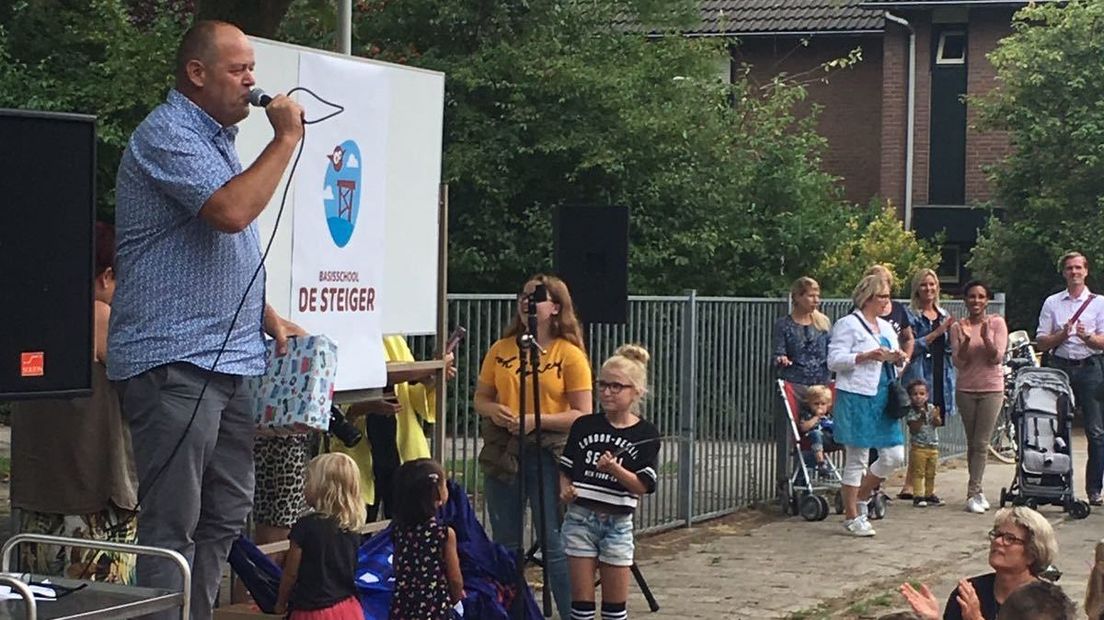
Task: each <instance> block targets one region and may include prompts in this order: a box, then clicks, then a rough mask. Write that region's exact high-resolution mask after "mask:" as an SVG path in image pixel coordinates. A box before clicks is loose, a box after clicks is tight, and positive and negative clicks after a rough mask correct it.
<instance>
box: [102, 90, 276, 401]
mask: <svg viewBox="0 0 1104 620" xmlns="http://www.w3.org/2000/svg"><path fill="white" fill-rule="evenodd" d="M236 134H237V128H236V127H222V126H220V125H219V124H218V122H216V121H215V120H214V119H213V118H211V117H210V116H209V115H208V114H207V113H206V112H204V111H203V110H202V109H200V108H199V107H198V106H197V105H195V104H194V103H193V102H192V101H191V100H189V99H188V98H186V97H184V96H183V95H182V94H180V93H179V92H177V91H176V90H171V91H169V95H168V98H167V99H166V101H165V103H163V104H161V105H160V106H158V107H157V108H156V109H154V110H153V112H150V114H149V116H147V117H146V119H145V120H144V121H142V124H141V125H139V126H138V129H136V130H135V131H134V134H133V135H132V136H131V137H130V142H129V143H128V144H127V148H126V151H125V152H124V153H123V159H122V162H121V163H120V164H119V172H118V177H117V179H116V207H115V227H116V243H117V250H116V259H115V273H116V276H117V286H116V290H115V297H114V299H113V300H112V304H111V325H110V328H109V331H108V356H107V360H108V361H107V374H108V377H109V378H111V379H112V380H122V379H127V378H130V377H133V376H135V375H137V374H139V373H141V372H143V371H146V370H149V369H151V368H154V367H157V366H161V365H163V364H168V363H171V362H188V363H191V364H194V365H196V366H200V367H202V368H205V369H210V368H211V366H212V364H213V362H214V361H215V356H216V354H217V353H218V350H219V348H220V347H221V345H222V341H223V338H225V336H226V333H227V331H228V330H229V329H230V321H231V318H232V317H233V316H234V312H235V310H236V309H237V307H238V304H239V303H240V302H241V300H242V296H243V295H244V294H245V291H246V286H247V285H248V283H249V280H250V278H251V277H252V275H253V272H254V270H256V269H257V266H258V265H259V264H260V261H261V251H260V238H259V235H258V232H257V224H256V222H254V223H252V224H250V225H249V227H248V228H246V229H245V230H243V231H241V232H239V233H236V234H228V233H222V232H219V231H217V230H215V229H213V228H211V226H210V225H208V224H207V222H206V221H205V220H203V219H201V218H200V217H199V210H200V209H201V208H202V207H203V204H204V203H205V202H207V199H208V198H210V197H211V195H212V194H214V193H215V192H216V191H218V190H219V189H220V188H222V187H223V186H224V185H225V184H226V183H227V182H228V181H230V179H232V178H233V177H234V176H235V175H237V174H239V173H241V171H242V166H241V162H240V161H238V155H237V151H236V150H235V148H234V138H235V136H236ZM263 320H264V271H263V269H262V271H261V275H260V276H258V278H257V281H256V282H254V284H253V286H252V287H251V288H250V289H249V293H248V295H247V296H246V299H245V304H244V306H243V307H242V309H241V314H240V316H238V318H237V321H236V322H235V323H234V329H233V333H232V334H231V337H230V339H229V341H228V342H227V343H226V350H225V352H224V353H223V354H222V356H221V358H219V363H218V367H217V368H215V370H216V371H217V372H222V373H226V374H233V375H259V374H262V373H263V372H264V368H265V364H264V335H263V333H262V327H263Z"/></svg>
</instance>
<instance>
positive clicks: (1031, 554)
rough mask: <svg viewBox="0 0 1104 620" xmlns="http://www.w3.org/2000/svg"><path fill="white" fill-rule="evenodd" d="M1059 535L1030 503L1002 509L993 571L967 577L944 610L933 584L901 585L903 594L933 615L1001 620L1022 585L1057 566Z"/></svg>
mask: <svg viewBox="0 0 1104 620" xmlns="http://www.w3.org/2000/svg"><path fill="white" fill-rule="evenodd" d="M1057 559H1058V540H1057V538H1056V537H1055V536H1054V529H1053V528H1052V527H1051V526H1050V523H1049V522H1048V521H1047V520H1046V519H1045V518H1043V516H1042V515H1041V514H1039V513H1038V512H1036V511H1034V510H1032V509H1030V508H1028V507H1026V506H1017V507H1015V508H1002V509H1000V510H998V511H997V514H996V518H995V519H994V520H993V529H991V530H989V566H991V567H992V568H993V572H991V573H986V574H984V575H978V576H977V577H971V578H969V579H962V580H961V581H959V582H958V587H957V588H955V590H954V592H951V596H950V597H949V598H948V599H947V606H946V608H945V609H944V610H943V615H942V616H940V615H939V599H937V598H936V597H935V594H933V593H932V591H931V589H929V588H928V586H926V585H921V586H920V589H919V590H917V589H916V588H913V587H912V586H911V585H910V584H908V583H904V584H901V588H900V591H901V594H902V595H904V597H905V600H907V601H908V603H909V605H910V606H911V607H912V609H913V611H915V612H916V613H917V614H919V615H920V617H922V618H925V619H927V620H938V619H939V618H940V617H942V618H943V620H983V619H984V620H995V619H996V618H997V613H998V612H999V611H1000V608H1001V605H1002V604H1003V603H1004V602H1005V600H1006V599H1007V598H1008V597H1009V595H1011V594H1012V593H1013V592H1015V591H1016V589H1017V588H1019V587H1021V586H1024V585H1027V584H1029V583H1034V582H1036V581H1037V580H1039V579H1043V578H1046V576H1047V575H1048V574H1049V573H1050V571H1051V570H1053V564H1054V563H1055V562H1056V561H1057Z"/></svg>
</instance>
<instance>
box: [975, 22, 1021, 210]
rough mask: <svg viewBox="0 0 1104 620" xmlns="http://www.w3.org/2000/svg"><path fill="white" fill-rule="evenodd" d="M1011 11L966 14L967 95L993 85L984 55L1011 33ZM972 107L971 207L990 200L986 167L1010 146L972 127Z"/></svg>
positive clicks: (1001, 134) (990, 67) (991, 70)
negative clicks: (967, 17) (968, 21)
mask: <svg viewBox="0 0 1104 620" xmlns="http://www.w3.org/2000/svg"><path fill="white" fill-rule="evenodd" d="M1011 24H1012V12H1011V11H1008V10H998V9H990V10H976V11H972V12H971V14H970V26H969V34H968V35H967V46H968V47H967V50H966V63H967V65H966V66H967V70H966V89H967V93H969V95H970V96H977V95H978V94H982V93H986V92H989V91H990V90H992V89H993V87H994V86H995V85H996V81H995V75H996V71H995V69H994V68H993V65H992V63H990V62H989V59H988V58H987V55H988V54H989V52H991V51H993V50H994V49H996V47H997V43H998V42H999V41H1000V39H1002V38H1003V37H1005V36H1007V35H1009V34H1010V33H1011V32H1012V26H1011ZM976 124H977V109H976V106H971V105H969V104H967V106H966V202H967V203H969V204H975V203H979V202H984V201H986V200H989V199H990V198H991V197H992V187H991V186H990V183H989V181H988V178H987V177H988V173H987V172H986V170H985V169H986V168H987V167H990V166H992V165H993V164H996V163H997V162H999V161H1000V160H1001V159H1002V158H1004V156H1005V155H1007V154H1008V152H1009V149H1010V148H1011V147H1010V143H1009V140H1008V135H1007V133H1005V132H1003V131H989V132H982V131H979V130H978V129H977V128H976Z"/></svg>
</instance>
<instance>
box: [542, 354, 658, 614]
mask: <svg viewBox="0 0 1104 620" xmlns="http://www.w3.org/2000/svg"><path fill="white" fill-rule="evenodd" d="M648 357H649V356H648V352H647V351H646V350H645V349H644V348H643V347H640V346H637V345H625V346H622V347H621V348H619V349H617V352H616V353H615V354H614V355H613V356H612V357H611V358H609V359H608V360H606V363H605V364H603V365H602V371H601V373H599V375H598V376H599V379H598V382H597V387H596V389H597V391H598V398H599V400H600V402H601V404H602V410H601V411H600V412H598V413H596V414H593V415H585V416H583V417H581V418H579V419H577V420H575V423H574V424H572V425H571V432H570V433H569V434H568V437H567V445H566V446H564V451H563V456H562V457H561V458H560V499H561V500H562V501H563V502H564V503H566V504H568V508H567V514H566V515H565V516H564V522H563V527H562V528H561V530H560V531H561V534H562V536H563V540H564V549H565V551H566V553H567V565H568V572H569V573H570V575H571V620H594V617H595V604H594V598H595V597H594V573H595V571H596V570H597V571H598V573H599V575H600V576H601V579H602V619H603V620H624V618H626V617H628V611H627V610H626V608H625V602H626V600H627V599H628V596H629V578H630V569H631V567H632V565H633V551H634V548H635V545H634V542H633V522H632V514H633V511H634V510H636V505H637V502H638V501H639V499H640V496H641V495H645V494H647V493H652V492H654V491H655V487H656V469H655V466H656V457H657V455H658V454H659V431H657V430H656V427H655V426H653V425H652V424H651V423H650V422H648V421H647V420H645V419H643V418H641V417H640V413H639V408H640V399H641V398H642V397H643V396H644V394H645V393H647V391H648V376H647V375H648V371H647V365H648Z"/></svg>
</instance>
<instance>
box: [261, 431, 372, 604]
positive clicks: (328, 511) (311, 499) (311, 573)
mask: <svg viewBox="0 0 1104 620" xmlns="http://www.w3.org/2000/svg"><path fill="white" fill-rule="evenodd" d="M303 492H304V495H305V496H306V499H307V504H308V505H309V506H310V507H311V508H314V510H315V512H312V513H309V514H307V515H304V516H303V517H300V518H299V520H298V521H296V522H295V525H293V526H292V527H291V533H290V534H288V538H289V539H290V540H291V548H290V549H288V552H287V556H286V557H285V558H284V574H283V577H282V578H281V579H280V590H279V593H278V594H277V597H276V609H275V611H276V613H278V614H283V613H285V612H287V611H288V610H289V609H290V611H291V620H363V618H364V611H363V610H362V609H361V607H360V601H359V600H358V599H357V596H356V594H357V591H356V556H357V549H359V548H360V542H361V535H360V528H361V526H363V525H364V503H363V502H361V500H360V471H359V470H358V469H357V465H356V463H355V462H354V461H353V459H351V458H349V457H348V456H347V455H345V454H338V453H331V454H322V455H319V456H316V457H315V458H314V459H312V460H311V462H310V463H309V464H307V476H306V481H305V483H304V489H303Z"/></svg>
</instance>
